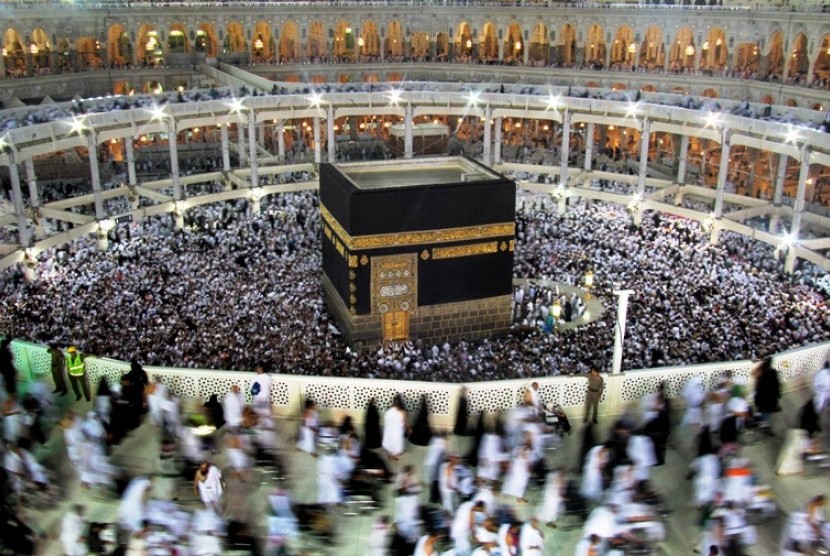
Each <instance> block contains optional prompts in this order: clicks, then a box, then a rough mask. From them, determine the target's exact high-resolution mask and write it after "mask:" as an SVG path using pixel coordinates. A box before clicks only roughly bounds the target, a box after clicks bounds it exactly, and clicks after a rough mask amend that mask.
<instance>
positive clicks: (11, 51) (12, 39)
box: [3, 27, 26, 56]
mask: <svg viewBox="0 0 830 556" xmlns="http://www.w3.org/2000/svg"><path fill="white" fill-rule="evenodd" d="M3 48H5V49H6V56H25V54H26V47H25V45H24V44H23V39H22V38H20V33H18V32H17V30H16V29H14V28H12V27H9V28H8V29H6V32H5V33H3Z"/></svg>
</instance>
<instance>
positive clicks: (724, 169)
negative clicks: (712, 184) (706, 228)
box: [709, 128, 732, 245]
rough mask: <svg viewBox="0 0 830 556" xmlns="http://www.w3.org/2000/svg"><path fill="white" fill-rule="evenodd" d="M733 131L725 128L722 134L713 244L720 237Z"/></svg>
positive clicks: (710, 240)
mask: <svg viewBox="0 0 830 556" xmlns="http://www.w3.org/2000/svg"><path fill="white" fill-rule="evenodd" d="M731 136H732V133H731V132H730V131H729V130H728V129H726V128H724V130H723V134H722V135H721V137H722V139H721V149H720V167H719V168H718V190H717V194H716V195H715V213H714V218H715V222H714V226H712V235H711V236H710V238H709V242H710V243H711V244H713V245H714V244H715V243H717V242H718V239H720V219H721V217H722V216H723V199H724V197H725V196H726V177H727V175H728V174H729V144H730V138H731Z"/></svg>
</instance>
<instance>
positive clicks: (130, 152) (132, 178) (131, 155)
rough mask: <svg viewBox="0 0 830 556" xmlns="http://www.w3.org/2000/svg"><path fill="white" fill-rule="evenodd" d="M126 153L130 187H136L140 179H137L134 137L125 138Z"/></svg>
mask: <svg viewBox="0 0 830 556" xmlns="http://www.w3.org/2000/svg"><path fill="white" fill-rule="evenodd" d="M124 151H125V152H126V154H127V183H128V184H129V185H136V184H137V183H138V178H136V174H135V151H134V149H133V138H132V136H130V137H125V138H124Z"/></svg>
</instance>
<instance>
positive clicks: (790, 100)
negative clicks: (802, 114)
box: [784, 98, 798, 108]
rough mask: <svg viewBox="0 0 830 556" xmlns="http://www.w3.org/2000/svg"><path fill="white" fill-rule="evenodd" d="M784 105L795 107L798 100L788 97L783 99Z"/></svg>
mask: <svg viewBox="0 0 830 556" xmlns="http://www.w3.org/2000/svg"><path fill="white" fill-rule="evenodd" d="M784 106H791V107H792V108H796V107H798V101H796V100H795V99H794V98H788V99H787V100H785V101H784Z"/></svg>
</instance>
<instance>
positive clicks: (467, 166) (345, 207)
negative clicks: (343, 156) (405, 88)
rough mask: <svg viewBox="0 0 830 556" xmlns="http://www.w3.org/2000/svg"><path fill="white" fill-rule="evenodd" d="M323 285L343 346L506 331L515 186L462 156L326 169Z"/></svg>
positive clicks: (322, 170) (322, 199) (322, 169)
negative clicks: (345, 343)
mask: <svg viewBox="0 0 830 556" xmlns="http://www.w3.org/2000/svg"><path fill="white" fill-rule="evenodd" d="M319 174H320V214H321V217H322V229H323V231H322V233H323V239H322V244H323V276H322V281H323V288H324V290H325V295H326V301H327V304H328V307H329V311H330V312H331V313H332V314H333V316H334V317H335V319H336V320H337V322H338V323H339V325H340V329H341V331H342V332H343V334H344V336H345V337H346V339H347V340H348V342H349V344H350V345H352V346H356V347H361V346H366V345H371V344H376V343H378V342H388V341H400V340H415V339H422V340H425V341H430V342H437V341H441V342H443V341H447V340H449V341H452V340H461V339H464V340H476V339H480V338H484V337H487V336H491V335H494V334H499V333H504V332H506V331H507V330H508V329H509V328H510V321H511V309H512V305H511V298H512V295H511V294H512V278H513V251H514V248H515V212H516V184H515V183H514V182H513V181H512V180H510V179H507V178H505V177H504V176H501V175H500V174H498V173H496V172H494V171H493V170H491V169H490V168H487V167H486V166H483V165H481V164H479V163H477V162H475V161H474V160H471V159H468V158H465V157H441V158H423V159H413V160H403V161H402V160H390V161H381V162H358V163H344V164H322V165H321V166H320V173H319Z"/></svg>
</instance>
